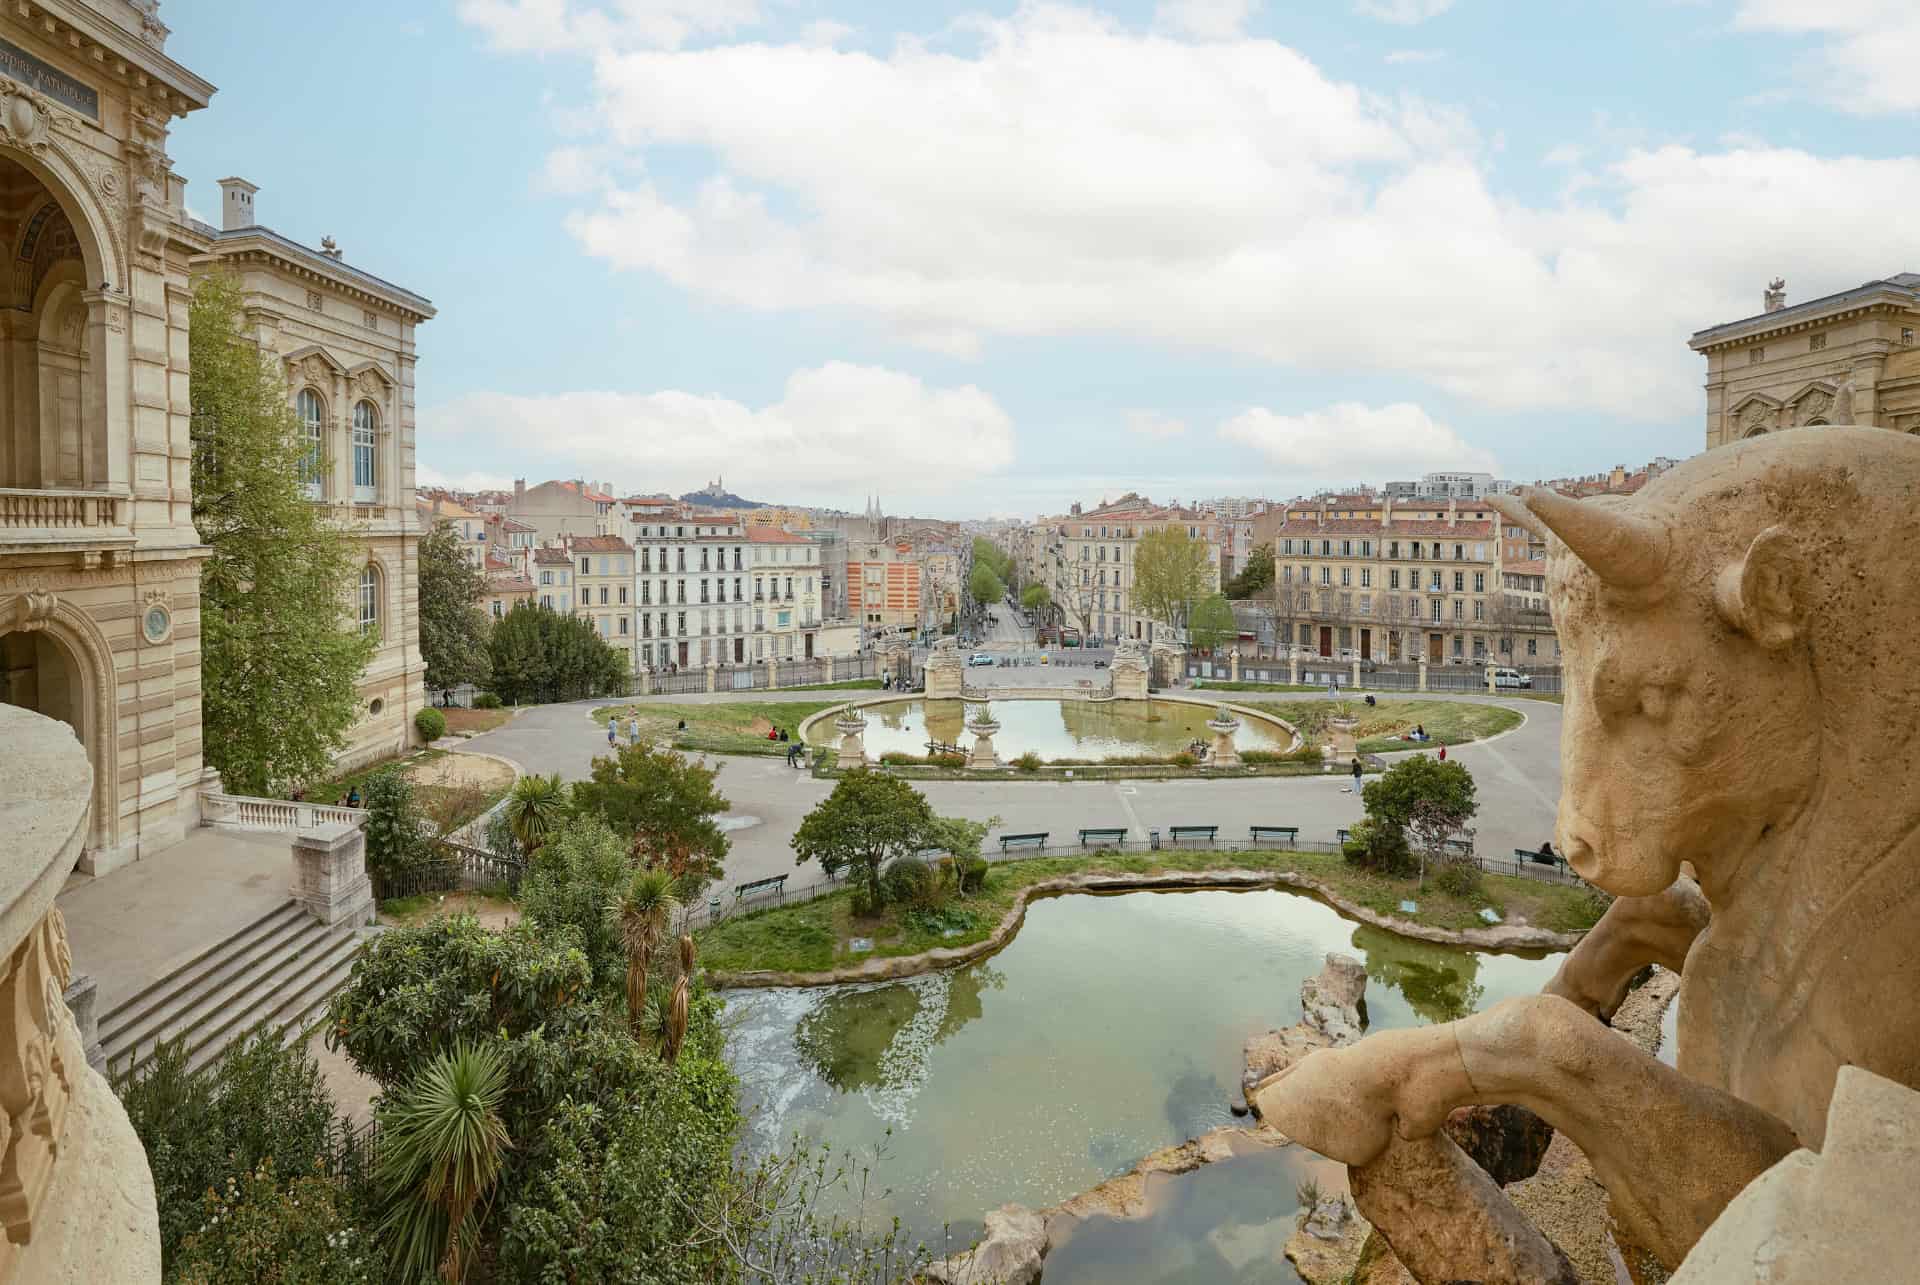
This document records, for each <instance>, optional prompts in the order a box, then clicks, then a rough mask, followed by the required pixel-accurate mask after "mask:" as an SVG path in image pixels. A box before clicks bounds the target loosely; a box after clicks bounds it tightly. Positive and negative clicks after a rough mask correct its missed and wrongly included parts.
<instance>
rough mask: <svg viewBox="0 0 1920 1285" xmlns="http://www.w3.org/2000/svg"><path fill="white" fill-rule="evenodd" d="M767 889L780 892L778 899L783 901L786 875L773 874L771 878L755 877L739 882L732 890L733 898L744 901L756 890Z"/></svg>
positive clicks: (785, 896) (785, 897) (785, 889)
mask: <svg viewBox="0 0 1920 1285" xmlns="http://www.w3.org/2000/svg"><path fill="white" fill-rule="evenodd" d="M769 891H771V892H776V893H778V894H780V900H781V901H783V902H784V901H785V900H786V899H787V877H786V876H785V875H774V876H772V877H771V878H767V879H755V880H753V881H752V882H750V883H743V884H739V885H737V886H736V887H735V888H734V890H733V899H734V900H735V901H745V900H746V899H747V898H748V897H751V896H753V895H754V894H755V893H757V892H769Z"/></svg>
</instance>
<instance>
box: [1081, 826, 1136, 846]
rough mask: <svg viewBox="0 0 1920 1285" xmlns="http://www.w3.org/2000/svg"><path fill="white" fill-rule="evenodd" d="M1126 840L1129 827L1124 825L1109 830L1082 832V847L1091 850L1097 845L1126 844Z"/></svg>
mask: <svg viewBox="0 0 1920 1285" xmlns="http://www.w3.org/2000/svg"><path fill="white" fill-rule="evenodd" d="M1126 839H1127V827H1125V826H1123V825H1121V826H1114V827H1113V828H1112V829H1108V830H1082V831H1081V832H1080V846H1081V847H1083V848H1091V847H1092V846H1093V845H1094V844H1095V843H1125V842H1126Z"/></svg>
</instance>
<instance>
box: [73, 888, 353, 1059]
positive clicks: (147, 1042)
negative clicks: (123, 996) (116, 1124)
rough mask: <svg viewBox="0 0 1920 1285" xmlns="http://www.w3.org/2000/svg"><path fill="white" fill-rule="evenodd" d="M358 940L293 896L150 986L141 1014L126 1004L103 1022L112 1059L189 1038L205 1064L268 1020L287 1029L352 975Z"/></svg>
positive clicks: (192, 1054)
mask: <svg viewBox="0 0 1920 1285" xmlns="http://www.w3.org/2000/svg"><path fill="white" fill-rule="evenodd" d="M289 911H291V913H289ZM359 947H360V941H359V938H358V937H357V936H356V935H354V934H351V933H349V934H343V935H335V934H332V933H329V932H328V931H327V930H326V929H325V928H324V927H322V926H321V925H320V924H318V923H316V922H314V921H313V920H312V919H310V918H309V917H308V916H307V914H306V913H305V911H303V910H302V909H301V908H300V907H299V906H298V905H297V904H295V903H292V902H289V903H288V906H287V907H284V908H282V909H280V910H276V911H274V912H273V913H272V914H269V915H266V916H264V917H262V919H261V920H259V921H258V922H257V923H256V924H255V925H253V926H252V927H251V928H250V929H249V930H247V931H245V932H242V933H238V934H235V936H234V937H232V938H229V939H228V940H227V941H226V942H224V943H222V944H221V946H219V947H216V948H215V949H213V950H211V951H209V952H206V953H204V954H203V955H201V956H200V957H198V958H196V959H195V960H194V961H193V962H192V963H190V964H189V965H187V966H186V967H185V968H183V969H180V970H177V971H176V972H175V973H173V974H171V975H169V976H168V977H166V978H163V979H161V980H160V981H159V982H157V983H155V984H154V986H152V987H149V988H148V990H147V991H146V992H143V993H142V996H141V997H139V998H138V1000H137V1002H138V1004H139V1011H138V1012H137V1013H136V1014H133V1015H131V1016H124V1017H123V1016H122V1013H124V1012H125V1009H124V1007H123V1009H122V1010H120V1011H117V1012H116V1013H115V1014H114V1015H112V1016H111V1018H110V1019H109V1020H106V1021H103V1022H102V1023H101V1044H102V1047H103V1048H104V1050H105V1052H106V1056H107V1062H108V1065H109V1066H112V1067H115V1068H116V1069H121V1070H124V1069H126V1068H127V1067H128V1066H137V1065H138V1064H139V1063H141V1062H143V1061H145V1060H146V1059H147V1058H149V1057H151V1056H152V1054H153V1050H154V1048H155V1047H156V1046H157V1045H158V1044H160V1043H161V1042H163V1041H167V1040H173V1039H184V1040H185V1041H186V1045H187V1051H188V1064H189V1066H192V1067H199V1066H203V1065H205V1064H206V1063H207V1062H209V1061H211V1060H212V1059H213V1058H214V1057H215V1056H217V1055H218V1054H219V1052H220V1051H221V1050H222V1049H224V1048H225V1047H226V1046H227V1045H228V1044H229V1043H231V1042H232V1041H234V1040H236V1039H238V1038H240V1037H241V1036H243V1035H245V1034H246V1033H247V1032H249V1031H250V1030H252V1029H253V1028H254V1027H255V1026H257V1025H259V1024H261V1023H262V1022H268V1023H271V1024H272V1025H273V1026H274V1027H275V1028H276V1029H286V1027H287V1025H288V1023H290V1022H292V1021H294V1020H296V1019H299V1018H302V1017H305V1016H307V1015H308V1014H310V1013H313V1012H314V1011H316V1010H317V1009H318V1008H319V1007H320V1006H321V1005H323V1004H324V1003H325V1001H326V999H327V998H328V997H329V996H330V995H331V994H332V991H333V990H334V989H335V988H337V987H338V986H339V985H340V984H341V983H342V982H344V981H345V979H346V977H347V975H348V974H349V973H350V972H351V970H352V965H353V959H354V956H355V955H356V954H357V953H358V951H359Z"/></svg>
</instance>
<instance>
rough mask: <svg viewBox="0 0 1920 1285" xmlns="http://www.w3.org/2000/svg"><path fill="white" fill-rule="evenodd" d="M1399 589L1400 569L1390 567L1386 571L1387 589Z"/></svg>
mask: <svg viewBox="0 0 1920 1285" xmlns="http://www.w3.org/2000/svg"><path fill="white" fill-rule="evenodd" d="M1399 587H1400V568H1399V567H1390V568H1388V570H1387V588H1389V589H1398V588H1399Z"/></svg>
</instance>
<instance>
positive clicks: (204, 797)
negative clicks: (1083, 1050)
mask: <svg viewBox="0 0 1920 1285" xmlns="http://www.w3.org/2000/svg"><path fill="white" fill-rule="evenodd" d="M366 819H367V814H366V813H365V812H363V811H362V810H361V809H359V808H341V807H334V806H333V805H332V804H328V803H295V802H293V801H291V800H289V799H256V798H250V797H248V796H247V795H244V794H217V793H212V792H202V793H201V795H200V823H201V824H202V825H213V826H220V827H223V828H225V829H228V830H264V831H267V832H268V833H271V834H298V833H300V832H301V831H302V830H311V829H314V828H315V827H316V826H323V825H335V824H341V825H350V826H358V825H362V824H364V823H365V821H366Z"/></svg>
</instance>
